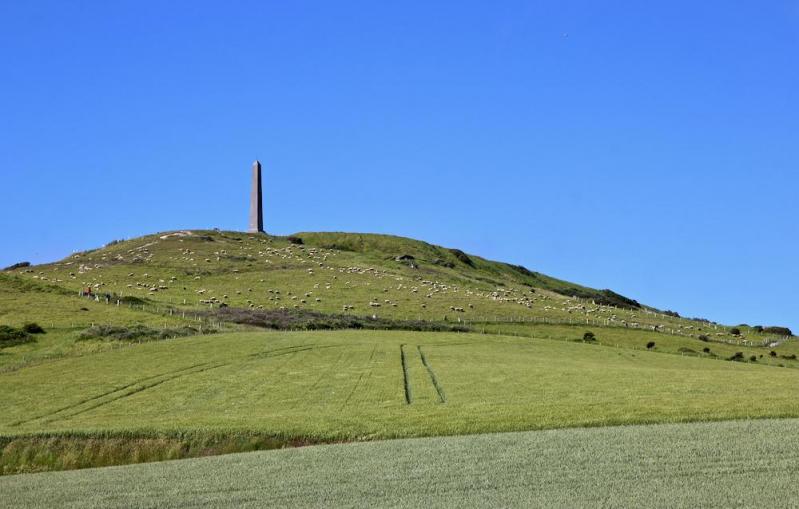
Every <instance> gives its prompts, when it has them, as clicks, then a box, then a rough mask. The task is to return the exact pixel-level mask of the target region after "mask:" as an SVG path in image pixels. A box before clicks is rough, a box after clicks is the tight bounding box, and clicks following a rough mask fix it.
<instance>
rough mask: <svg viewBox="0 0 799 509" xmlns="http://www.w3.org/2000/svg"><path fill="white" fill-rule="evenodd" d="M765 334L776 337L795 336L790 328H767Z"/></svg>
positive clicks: (764, 330)
mask: <svg viewBox="0 0 799 509" xmlns="http://www.w3.org/2000/svg"><path fill="white" fill-rule="evenodd" d="M763 333H764V334H774V335H775V336H793V332H792V331H791V329H789V328H788V327H765V328H764V329H763Z"/></svg>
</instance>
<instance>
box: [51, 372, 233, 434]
mask: <svg viewBox="0 0 799 509" xmlns="http://www.w3.org/2000/svg"><path fill="white" fill-rule="evenodd" d="M229 365H230V363H223V364H216V365H211V366H207V367H203V368H201V369H196V370H194V371H186V370H183V372H182V373H177V374H175V375H174V376H170V377H167V378H164V379H162V380H158V381H156V382H153V383H150V384H146V385H141V386H138V387H136V386H135V385H134V387H133V389H132V390H129V391H127V392H125V393H123V394H120V395H118V396H116V397H113V398H111V399H108V400H105V401H101V402H99V403H97V404H95V405H92V406H89V407H87V408H83V409H81V410H79V411H77V412H73V413H69V414H65V415H52V416H50V417H51V418H49V419H45V420H44V421H43V423H49V422H53V421H56V420H59V419H70V418H72V417H75V416H76V415H80V414H85V413H86V412H90V411H92V410H95V409H97V408H100V407H102V406H105V405H108V404H110V403H113V402H115V401H119V400H121V399H125V398H127V397H130V396H133V395H134V394H138V393H140V392H143V391H146V390H148V389H152V388H153V387H157V386H159V385H161V384H163V383H166V382H170V381H172V380H175V379H178V378H182V377H184V376H188V375H196V374H198V373H203V372H206V371H210V370H212V369H217V368H221V367H224V366H229ZM117 392H118V391H117Z"/></svg>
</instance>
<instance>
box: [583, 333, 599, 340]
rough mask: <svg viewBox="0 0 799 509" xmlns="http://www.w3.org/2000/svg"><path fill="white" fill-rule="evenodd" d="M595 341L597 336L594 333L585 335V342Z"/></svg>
mask: <svg viewBox="0 0 799 509" xmlns="http://www.w3.org/2000/svg"><path fill="white" fill-rule="evenodd" d="M595 340H596V335H595V334H594V333H593V332H591V331H588V332H586V333H585V334H583V341H595Z"/></svg>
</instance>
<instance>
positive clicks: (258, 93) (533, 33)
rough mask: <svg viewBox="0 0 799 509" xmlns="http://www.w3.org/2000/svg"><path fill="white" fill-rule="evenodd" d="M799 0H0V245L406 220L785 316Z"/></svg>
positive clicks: (463, 241) (451, 235) (740, 309)
mask: <svg viewBox="0 0 799 509" xmlns="http://www.w3.org/2000/svg"><path fill="white" fill-rule="evenodd" d="M797 55H799V2H797V1H784V2H779V1H775V2H754V1H741V2H734V3H730V2H717V1H709V2H680V1H673V2H660V3H658V5H654V3H653V2H601V3H600V2H587V1H585V2H576V1H568V0H566V1H552V2H518V1H506V2H501V3H499V2H493V3H492V2H468V1H457V2H455V1H453V2H372V1H363V2H304V1H292V2H260V1H259V2H256V1H252V2H244V1H230V2H216V3H211V2H202V1H192V2H179V1H174V2H172V1H171V2H143V1H136V2H132V1H118V2H117V1H115V2H70V1H59V2H46V1H41V2H2V4H0V77H2V79H0V178H1V179H2V180H1V182H2V187H1V189H2V198H1V199H0V228H2V231H3V237H2V238H3V239H4V240H3V241H2V248H1V249H0V265H3V266H4V265H9V264H11V263H14V262H17V261H20V260H30V261H32V262H44V261H52V260H55V259H59V258H62V257H63V256H66V255H68V254H69V253H71V252H72V251H74V250H80V249H85V248H89V247H96V246H99V245H102V244H104V243H106V242H108V241H110V240H112V239H116V238H128V237H133V236H137V235H141V234H145V233H152V232H155V231H162V230H169V229H178V228H200V227H203V228H211V227H220V228H225V229H238V230H242V229H245V228H246V224H247V223H246V221H247V207H248V205H247V201H246V200H247V196H248V189H247V186H248V175H249V168H250V164H251V162H252V160H253V159H255V158H259V159H261V161H262V162H263V164H264V171H265V175H264V176H265V190H264V196H265V201H266V209H265V222H266V226H267V230H268V231H270V232H272V233H277V234H288V233H292V232H296V231H317V230H318V231H325V230H336V231H358V232H381V233H392V234H398V235H404V236H409V237H414V238H419V239H423V240H427V241H430V242H434V243H438V244H443V245H446V246H448V247H459V248H461V249H463V250H465V251H468V252H471V253H475V254H479V255H482V256H486V257H488V258H492V259H497V260H502V261H508V262H513V263H517V264H523V265H525V266H527V267H528V268H530V269H533V270H538V271H541V272H544V273H547V274H550V275H553V276H556V277H561V278H564V279H568V280H571V281H575V282H579V283H583V284H586V285H590V286H594V287H599V288H612V289H614V290H616V291H618V292H620V293H623V294H625V295H629V296H631V297H634V298H636V299H639V300H640V301H642V302H645V303H647V304H650V305H654V306H658V307H661V308H670V309H674V310H676V311H679V312H680V313H682V314H683V315H688V316H703V317H707V318H710V319H713V320H718V321H722V322H725V323H742V322H746V323H750V324H777V325H788V326H791V327H792V328H793V329H794V331H797V330H799V317H798V316H797V311H796V310H797V302H798V301H799V296H797V295H796V288H797V286H799V269H798V268H797V262H796V260H797V257H796V253H797V248H799V241H797V222H796V219H797V217H799V206H797V201H796V190H797V188H798V187H799V106H797V105H798V104H799V65H797Z"/></svg>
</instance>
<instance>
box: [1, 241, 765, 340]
mask: <svg viewBox="0 0 799 509" xmlns="http://www.w3.org/2000/svg"><path fill="white" fill-rule="evenodd" d="M5 274H7V275H10V276H11V277H16V278H20V279H22V280H25V281H29V282H36V283H39V284H42V283H43V284H46V285H49V286H51V287H56V288H59V289H63V290H64V291H66V292H71V293H73V294H75V295H77V294H78V292H79V291H81V289H88V288H91V291H92V292H93V293H95V294H100V295H103V296H104V295H106V294H110V295H111V298H112V299H111V300H112V301H113V302H115V301H116V300H117V299H118V298H120V297H124V298H126V299H131V298H133V299H137V300H136V302H140V303H143V304H149V305H150V306H151V307H153V308H156V307H160V308H161V309H163V308H165V307H167V306H168V307H170V308H174V309H180V310H184V311H185V310H197V309H211V308H214V307H219V306H220V305H223V304H224V305H225V306H230V307H244V308H255V309H280V308H285V309H306V310H314V311H320V312H325V313H343V312H346V313H349V314H355V315H368V316H371V315H378V316H381V317H390V318H401V319H421V320H435V321H442V320H446V321H467V322H477V321H481V322H482V321H501V320H515V321H526V320H539V321H548V322H551V323H583V324H586V325H592V326H597V327H599V326H616V327H627V328H641V329H648V330H659V331H661V332H671V333H674V334H681V335H686V336H694V337H696V336H699V335H702V334H704V335H712V336H715V337H718V338H721V339H728V340H740V339H741V336H735V337H733V336H732V335H730V334H729V328H727V327H722V326H719V325H716V324H711V323H707V322H697V321H693V320H684V319H680V318H678V317H675V316H669V315H667V314H665V313H662V312H659V311H657V310H655V309H652V308H649V307H646V306H642V305H640V304H639V303H637V302H636V301H635V300H633V299H629V298H626V297H623V296H621V295H618V294H616V293H614V292H612V291H610V290H595V289H591V288H587V287H584V286H580V285H577V284H574V283H570V282H566V281H562V280H559V279H555V278H552V277H549V276H546V275H543V274H540V273H537V272H533V271H531V270H528V269H526V268H524V267H520V266H513V265H509V264H505V263H499V262H494V261H489V260H485V259H483V258H481V257H479V256H474V255H470V254H466V253H463V252H462V251H459V250H457V249H446V248H442V247H439V246H434V245H432V244H428V243H425V242H421V241H416V240H411V239H406V238H402V237H393V236H388V235H374V234H348V233H300V234H297V235H294V236H291V237H274V236H268V235H260V234H259V235H251V234H246V233H239V232H224V231H179V232H170V233H161V234H155V235H148V236H145V237H140V238H136V239H131V240H127V241H122V242H114V243H111V244H109V245H108V246H106V247H104V248H101V249H96V250H92V251H86V252H83V253H77V254H75V255H72V256H70V257H68V258H66V259H64V260H62V261H60V262H56V263H51V264H45V265H40V266H36V267H25V268H19V269H16V270H13V271H9V272H6V273H5ZM145 308H146V306H140V309H145ZM2 319H3V320H5V321H8V320H9V318H8V317H4V318H2ZM742 332H743V337H747V336H749V337H750V338H751V339H752V340H753V341H764V340H766V339H767V338H768V337H774V335H771V336H769V335H765V336H763V335H760V334H758V333H756V332H755V331H753V330H750V329H747V328H743V330H742Z"/></svg>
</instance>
